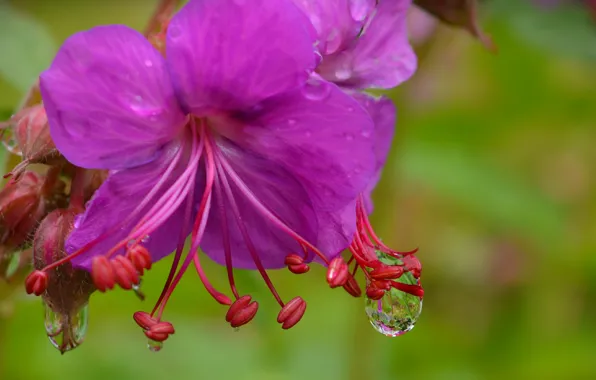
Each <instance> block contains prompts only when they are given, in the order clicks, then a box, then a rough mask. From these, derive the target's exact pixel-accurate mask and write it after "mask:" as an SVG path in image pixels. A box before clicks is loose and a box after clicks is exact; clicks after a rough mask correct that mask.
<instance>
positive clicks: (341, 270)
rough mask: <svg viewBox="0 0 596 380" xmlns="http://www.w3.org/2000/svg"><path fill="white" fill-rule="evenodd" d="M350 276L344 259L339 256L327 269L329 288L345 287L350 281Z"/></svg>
mask: <svg viewBox="0 0 596 380" xmlns="http://www.w3.org/2000/svg"><path fill="white" fill-rule="evenodd" d="M349 276H350V270H349V268H348V264H347V263H346V262H345V261H344V259H343V257H341V256H338V257H336V258H334V259H333V260H331V262H330V263H329V267H328V268H327V282H328V283H329V286H331V287H332V288H337V287H338V286H343V285H344V284H345V283H346V281H348V277H349Z"/></svg>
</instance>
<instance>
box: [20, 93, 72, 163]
mask: <svg viewBox="0 0 596 380" xmlns="http://www.w3.org/2000/svg"><path fill="white" fill-rule="evenodd" d="M10 124H12V128H13V135H14V136H13V137H14V139H15V141H16V143H17V145H18V147H19V149H20V152H21V154H22V156H23V160H24V161H26V162H27V163H31V164H49V165H51V164H54V163H56V162H60V161H62V159H63V158H62V156H61V155H60V152H58V149H56V145H55V144H54V142H53V141H52V137H51V136H50V127H49V124H48V117H47V115H46V111H45V108H44V107H43V104H37V105H34V106H32V107H27V108H25V109H23V110H22V111H21V112H19V113H18V114H16V115H15V116H13V118H12V123H10Z"/></svg>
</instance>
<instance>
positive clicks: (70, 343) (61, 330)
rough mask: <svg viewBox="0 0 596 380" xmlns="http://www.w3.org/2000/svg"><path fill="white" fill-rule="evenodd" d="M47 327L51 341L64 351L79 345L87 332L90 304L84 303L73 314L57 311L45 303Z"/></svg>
mask: <svg viewBox="0 0 596 380" xmlns="http://www.w3.org/2000/svg"><path fill="white" fill-rule="evenodd" d="M42 302H43V305H44V308H45V320H44V324H45V329H46V334H47V335H48V339H49V340H50V343H52V345H53V346H54V347H56V348H57V349H58V350H60V352H62V353H64V352H66V351H70V350H72V349H74V348H76V347H78V346H79V345H80V344H81V343H83V340H84V339H85V335H86V334H87V328H88V326H89V305H88V304H85V305H83V306H82V307H81V308H80V309H79V311H78V312H77V313H76V314H74V315H73V316H68V315H65V314H61V313H56V312H54V310H52V308H51V307H50V306H49V305H48V304H47V303H45V302H44V301H42Z"/></svg>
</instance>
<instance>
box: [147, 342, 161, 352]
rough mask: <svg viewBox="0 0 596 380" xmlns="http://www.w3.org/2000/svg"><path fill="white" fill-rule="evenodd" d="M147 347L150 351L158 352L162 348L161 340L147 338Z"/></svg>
mask: <svg viewBox="0 0 596 380" xmlns="http://www.w3.org/2000/svg"><path fill="white" fill-rule="evenodd" d="M147 348H148V349H149V351H151V352H158V351H160V350H161V349H162V348H163V342H158V341H156V340H153V339H149V340H147Z"/></svg>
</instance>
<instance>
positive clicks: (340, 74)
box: [335, 67, 352, 81]
mask: <svg viewBox="0 0 596 380" xmlns="http://www.w3.org/2000/svg"><path fill="white" fill-rule="evenodd" d="M351 76H352V70H350V69H349V68H348V67H339V68H338V69H337V70H335V79H337V80H338V81H344V80H348V79H350V77H351Z"/></svg>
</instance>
